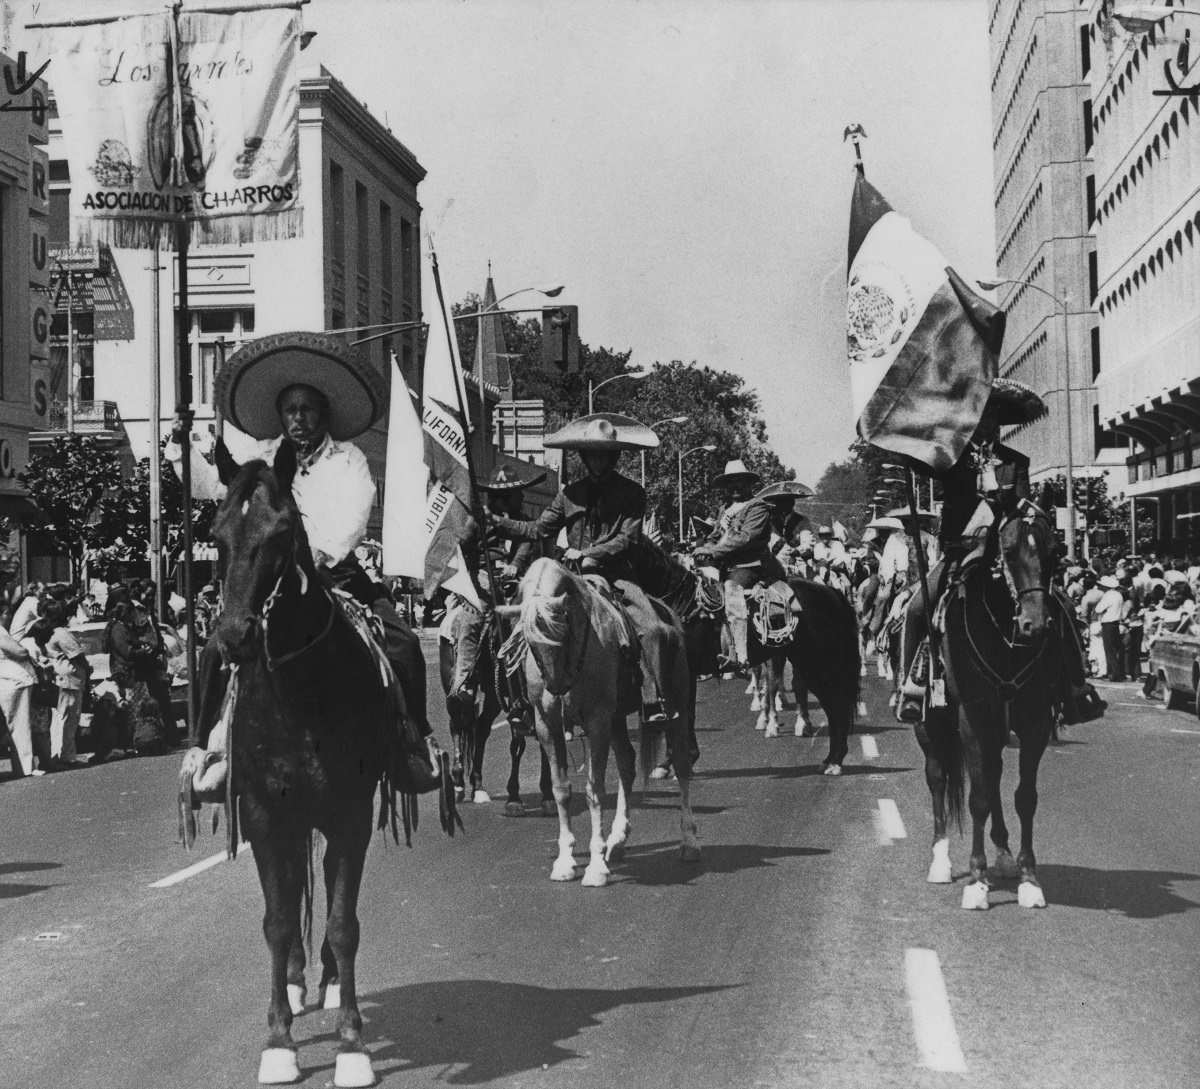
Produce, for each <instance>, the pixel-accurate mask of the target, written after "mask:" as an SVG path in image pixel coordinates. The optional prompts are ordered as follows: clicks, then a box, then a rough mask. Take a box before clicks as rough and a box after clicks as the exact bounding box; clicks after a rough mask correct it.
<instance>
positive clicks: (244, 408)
mask: <svg viewBox="0 0 1200 1089" xmlns="http://www.w3.org/2000/svg"><path fill="white" fill-rule="evenodd" d="M295 385H305V386H312V387H313V389H316V390H320V392H321V393H323V394H324V395H325V397H326V398H327V399H328V401H329V434H330V436H332V437H333V438H335V439H352V438H354V437H355V436H357V435H361V434H362V433H363V432H364V431H366V430H367V428H369V427H370V426H371V425H372V424H373V423H374V422H375V421H376V420H378V419H379V417H380V416H382V415H383V411H384V408H385V406H386V404H387V390H386V389H385V388H384V382H383V378H382V377H381V376H380V374H379V373H378V372H377V371H376V370H374V369H373V368H372V367H371V365H370V364H369V363H368V362H367V361H366V360H365V359H364V358H363V357H362V356H361V355H360V354H359V353H358V352H356V351H355V350H354V349H353V348H351V347H348V346H347V345H346V343H345V341H344V339H343V338H341V337H331V336H326V335H325V334H324V333H306V332H299V333H276V334H274V335H273V336H267V337H260V338H259V339H258V340H252V341H251V342H250V343H249V344H247V345H246V346H245V347H244V348H242V349H241V350H239V351H238V352H236V353H235V354H234V355H233V356H231V357H230V359H229V361H228V362H227V363H226V364H225V366H224V367H222V368H221V372H220V374H219V375H218V376H217V385H216V394H217V404H218V405H219V406H220V408H221V411H222V412H223V413H224V414H225V418H226V419H227V420H228V421H229V422H230V423H231V424H233V426H234V427H236V428H237V429H238V430H239V431H244V432H246V434H247V435H250V436H252V437H254V438H256V439H273V438H277V437H278V436H279V435H281V434H283V425H282V424H281V423H280V420H279V409H278V407H277V402H278V400H279V395H280V394H281V393H282V392H283V391H284V390H285V389H287V388H288V386H295Z"/></svg>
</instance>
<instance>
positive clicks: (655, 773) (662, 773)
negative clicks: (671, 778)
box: [650, 764, 671, 779]
mask: <svg viewBox="0 0 1200 1089" xmlns="http://www.w3.org/2000/svg"><path fill="white" fill-rule="evenodd" d="M670 774H671V772H670V770H669V769H668V768H664V767H663V766H662V765H661V764H659V765H658V766H657V767H654V768H651V769H650V778H651V779H665V778H666V777H667V776H668V775H670Z"/></svg>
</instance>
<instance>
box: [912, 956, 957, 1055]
mask: <svg viewBox="0 0 1200 1089" xmlns="http://www.w3.org/2000/svg"><path fill="white" fill-rule="evenodd" d="M904 981H905V984H906V985H907V988H908V1002H909V1006H910V1008H911V1010H912V1019H913V1035H914V1037H915V1038H916V1042H917V1050H918V1051H919V1052H920V1055H921V1065H922V1066H924V1067H927V1068H928V1069H930V1070H940V1071H943V1072H945V1073H948V1074H965V1073H966V1072H967V1060H966V1058H965V1057H964V1056H963V1052H962V1047H961V1045H960V1044H959V1042H958V1030H957V1029H956V1028H955V1027H954V1015H953V1014H952V1013H951V1012H950V999H949V997H948V996H947V994H946V983H945V981H944V980H943V979H942V968H941V965H940V964H939V963H938V955H937V953H936V952H934V951H933V950H932V949H906V950H904Z"/></svg>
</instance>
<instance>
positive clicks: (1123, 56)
mask: <svg viewBox="0 0 1200 1089" xmlns="http://www.w3.org/2000/svg"><path fill="white" fill-rule="evenodd" d="M1162 6H1163V7H1164V8H1167V7H1172V6H1174V5H1172V4H1170V3H1169V0H1168V3H1167V4H1165V5H1162ZM1110 7H1111V5H1109V4H1106V3H1104V2H1103V0H1091V2H1090V3H1088V4H1087V5H1086V8H1085V10H1084V11H1083V12H1082V13H1081V30H1080V32H1081V34H1085V33H1086V34H1087V36H1088V37H1089V39H1090V40H1091V41H1092V42H1093V43H1094V50H1095V52H1094V56H1095V57H1096V60H1097V61H1098V63H1095V64H1093V66H1092V71H1091V84H1092V99H1093V102H1094V108H1093V111H1092V129H1093V139H1094V146H1093V157H1094V165H1095V176H1096V215H1095V222H1094V225H1093V233H1094V236H1095V239H1096V251H1097V259H1098V272H1097V280H1098V292H1097V298H1096V312H1097V315H1098V318H1099V323H1100V348H1101V353H1100V358H1101V363H1100V367H1099V376H1098V379H1097V389H1098V393H1099V416H1100V419H1101V421H1102V423H1103V424H1104V425H1105V426H1106V427H1107V428H1109V429H1110V431H1111V432H1112V433H1113V434H1116V435H1119V436H1121V438H1122V440H1123V442H1125V443H1126V444H1127V450H1126V451H1125V454H1126V465H1127V472H1126V474H1125V479H1124V481H1123V482H1122V489H1123V491H1124V495H1125V497H1126V498H1127V499H1128V500H1129V501H1130V507H1129V514H1130V517H1131V521H1132V520H1140V519H1143V518H1145V519H1146V520H1147V521H1148V522H1149V523H1150V527H1151V528H1150V532H1149V533H1148V534H1145V535H1144V537H1143V540H1142V541H1141V545H1142V547H1144V548H1149V547H1153V548H1158V549H1161V550H1163V551H1165V552H1168V553H1173V554H1175V555H1179V556H1184V555H1193V554H1197V553H1200V108H1198V106H1197V101H1198V99H1197V96H1196V95H1192V96H1179V97H1176V96H1166V95H1162V94H1156V93H1155V92H1156V91H1162V90H1163V89H1165V88H1167V87H1168V83H1167V78H1166V74H1165V73H1164V64H1167V65H1170V66H1171V67H1172V69H1173V75H1174V76H1175V78H1176V80H1177V82H1178V83H1179V84H1181V85H1184V86H1189V85H1195V84H1197V83H1200V63H1198V59H1197V53H1200V50H1192V51H1191V54H1190V56H1188V55H1187V53H1186V50H1181V49H1180V46H1181V44H1182V43H1183V40H1184V34H1185V31H1186V30H1187V29H1189V28H1190V29H1191V30H1192V31H1193V35H1192V36H1193V38H1196V37H1200V16H1197V15H1196V14H1195V9H1194V10H1193V13H1192V14H1190V15H1189V14H1187V13H1185V12H1174V13H1168V14H1167V15H1166V17H1165V18H1164V19H1163V20H1162V21H1161V22H1160V23H1159V25H1158V26H1157V27H1156V28H1155V29H1154V30H1153V31H1151V32H1150V33H1136V32H1135V33H1129V32H1127V31H1126V30H1125V29H1124V28H1123V27H1122V26H1120V24H1119V23H1118V22H1117V20H1112V19H1111V17H1110V12H1109V8H1110ZM1181 62H1184V63H1186V67H1185V68H1183V69H1182V70H1180V64H1181Z"/></svg>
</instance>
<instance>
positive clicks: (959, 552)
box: [896, 378, 1104, 722]
mask: <svg viewBox="0 0 1200 1089" xmlns="http://www.w3.org/2000/svg"><path fill="white" fill-rule="evenodd" d="M1043 412H1045V405H1044V404H1043V402H1042V399H1041V398H1040V397H1039V396H1038V395H1037V394H1036V393H1034V392H1033V390H1031V389H1029V388H1028V387H1027V386H1024V385H1022V384H1021V383H1020V382H1015V381H1012V380H1010V379H1004V378H997V379H996V380H995V382H994V383H993V386H992V392H991V395H990V396H989V398H988V401H987V404H986V405H985V407H984V411H983V415H982V417H981V418H980V422H979V426H978V427H977V428H976V430H975V434H974V436H973V437H972V440H971V442H970V444H969V445H968V447H967V449H966V451H965V452H964V453H963V455H962V457H960V458H959V460H958V461H957V462H956V463H955V464H954V465H953V466H952V467H951V468H950V469H949V470H948V471H947V472H946V473H945V474H943V476H942V477H941V485H942V514H941V527H940V529H939V533H938V536H939V540H940V543H941V546H942V553H943V558H942V561H941V562H940V563H939V564H937V565H936V566H935V567H934V568H933V570H932V571H930V572H929V592H930V595H931V597H932V599H933V600H932V601H931V604H930V608H929V614H930V615H932V613H933V612H934V611H935V609H936V606H937V601H938V599H939V598H940V597H941V594H942V592H943V591H944V589H945V586H946V584H947V582H948V581H949V578H950V577H952V576H953V574H954V572H955V571H956V570H957V569H958V567H959V565H960V564H961V563H962V561H963V559H964V558H965V557H966V556H967V555H968V554H969V553H970V552H971V551H972V550H973V549H974V548H975V546H976V544H977V543H978V538H977V534H978V533H979V532H981V531H982V530H984V529H985V528H986V527H987V526H988V525H990V524H991V523H992V520H993V518H994V517H997V516H999V517H1004V516H1006V515H1009V514H1012V513H1013V512H1015V511H1016V510H1017V508H1018V506H1019V505H1020V503H1021V502H1022V501H1023V500H1028V499H1030V497H1031V486H1030V480H1029V458H1028V457H1027V456H1026V455H1025V454H1022V453H1021V452H1020V451H1019V450H1014V449H1012V448H1011V447H1008V446H1005V445H1004V444H1003V443H1001V442H1000V441H999V436H1000V428H1001V427H1003V426H1011V425H1015V424H1022V423H1028V422H1031V421H1032V420H1035V419H1037V418H1038V417H1039V416H1041V415H1042V414H1043ZM1051 599H1052V601H1054V602H1055V603H1056V605H1057V607H1058V608H1059V609H1060V610H1061V616H1060V622H1059V623H1058V624H1056V625H1054V627H1053V628H1052V629H1051V630H1052V631H1054V632H1057V633H1058V642H1059V645H1060V647H1061V654H1062V659H1063V665H1064V672H1065V676H1066V680H1067V683H1066V684H1065V685H1064V690H1063V692H1062V694H1061V695H1062V699H1063V708H1064V717H1065V719H1066V721H1067V722H1079V721H1087V720H1088V719H1092V718H1097V717H1099V715H1100V714H1103V711H1104V702H1103V701H1102V700H1100V699H1099V697H1098V696H1097V695H1096V692H1095V689H1094V688H1092V686H1091V685H1090V684H1088V683H1087V680H1086V675H1085V672H1084V668H1083V651H1082V648H1081V647H1080V646H1079V640H1078V637H1077V635H1076V633H1075V626H1074V621H1073V619H1072V616H1073V610H1071V608H1070V606H1069V605H1068V604H1067V603H1066V602H1064V601H1061V600H1060V599H1059V598H1058V597H1056V596H1055V595H1054V594H1053V593H1052V594H1051ZM927 635H928V625H927V621H926V609H925V599H924V594H923V593H922V591H921V589H920V587H918V588H917V590H916V592H915V593H914V594H913V596H912V600H911V601H910V602H909V604H908V609H907V612H906V614H905V618H904V648H903V657H902V662H903V673H902V674H901V676H902V677H903V678H905V681H904V683H903V685H902V688H901V694H900V701H899V703H898V704H897V708H896V717H897V718H898V719H899V720H900V721H901V722H920V721H921V718H922V715H923V700H924V696H925V685H924V684H922V683H917V682H916V681H915V680H913V679H911V678H910V676H909V674H910V670H911V669H912V663H913V659H914V658H915V657H916V654H917V650H918V648H919V646H920V644H921V641H922V640H923V639H925V637H926V636H927Z"/></svg>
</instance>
